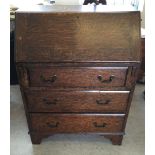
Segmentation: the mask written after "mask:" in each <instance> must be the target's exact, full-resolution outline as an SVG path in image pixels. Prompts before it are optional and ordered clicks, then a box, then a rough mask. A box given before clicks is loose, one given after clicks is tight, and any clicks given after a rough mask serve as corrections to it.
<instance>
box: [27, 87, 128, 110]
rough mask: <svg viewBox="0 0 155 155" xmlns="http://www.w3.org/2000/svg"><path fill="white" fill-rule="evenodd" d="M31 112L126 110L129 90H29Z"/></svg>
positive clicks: (28, 98)
mask: <svg viewBox="0 0 155 155" xmlns="http://www.w3.org/2000/svg"><path fill="white" fill-rule="evenodd" d="M26 96H27V100H28V108H29V111H30V112H125V110H126V106H127V102H128V96H129V91H54V90H53V91H29V92H27V93H26Z"/></svg>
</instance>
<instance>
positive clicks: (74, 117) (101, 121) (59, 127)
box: [31, 114, 124, 133]
mask: <svg viewBox="0 0 155 155" xmlns="http://www.w3.org/2000/svg"><path fill="white" fill-rule="evenodd" d="M123 120H124V115H121V114H117V115H115V114H113V115H112V114H111V115H109V114H107V115H106V114H31V123H32V127H33V130H34V131H35V132H46V133H86V132H88V133H89V132H95V133H96V132H99V133H101V132H109V133H114V132H116V133H117V132H121V130H122V125H123Z"/></svg>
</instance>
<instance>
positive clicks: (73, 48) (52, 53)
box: [16, 12, 140, 62]
mask: <svg viewBox="0 0 155 155" xmlns="http://www.w3.org/2000/svg"><path fill="white" fill-rule="evenodd" d="M139 47H140V14H139V12H123V13H122V12H117V13H116V12H115V13H112V12H110V13H105V12H104V13H103V12H100V13H81V12H80V13H78V12H69V13H68V12H65V13H61V12H57V13H54V12H48V13H44V12H42V13H41V12H40V13H39V12H38V13H36V12H33V13H31V12H28V13H26V12H18V13H16V61H17V62H66V61H67V62H68V61H74V62H75V61H76V62H82V61H87V62H90V61H91V62H93V61H139V57H140V48H139Z"/></svg>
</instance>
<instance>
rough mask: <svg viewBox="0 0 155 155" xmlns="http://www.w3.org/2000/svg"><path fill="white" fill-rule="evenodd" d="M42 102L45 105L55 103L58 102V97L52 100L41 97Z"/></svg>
mask: <svg viewBox="0 0 155 155" xmlns="http://www.w3.org/2000/svg"><path fill="white" fill-rule="evenodd" d="M43 102H44V103H45V104H47V105H56V104H57V102H58V99H54V100H53V101H49V99H47V98H43Z"/></svg>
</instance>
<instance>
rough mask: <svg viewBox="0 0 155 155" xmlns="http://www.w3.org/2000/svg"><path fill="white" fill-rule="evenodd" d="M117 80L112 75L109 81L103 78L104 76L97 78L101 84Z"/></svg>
mask: <svg viewBox="0 0 155 155" xmlns="http://www.w3.org/2000/svg"><path fill="white" fill-rule="evenodd" d="M114 78H115V76H114V75H110V77H109V79H108V80H104V78H103V76H102V75H98V76H97V79H98V80H99V81H100V82H101V83H110V82H112V80H113V79H114Z"/></svg>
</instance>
